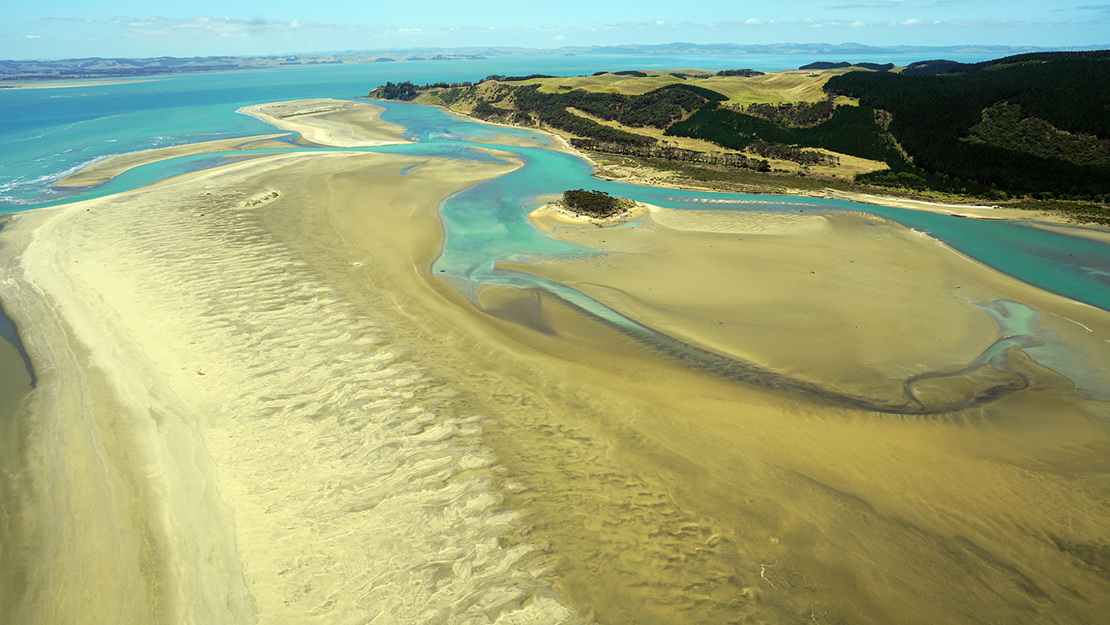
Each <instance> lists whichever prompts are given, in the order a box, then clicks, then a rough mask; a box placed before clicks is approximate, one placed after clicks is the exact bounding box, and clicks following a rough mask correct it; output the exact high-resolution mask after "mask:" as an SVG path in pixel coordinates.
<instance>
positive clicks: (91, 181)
mask: <svg viewBox="0 0 1110 625" xmlns="http://www.w3.org/2000/svg"><path fill="white" fill-rule="evenodd" d="M284 136H286V135H285V134H272V135H256V136H253V137H239V138H235V139H218V140H216V141H200V142H198V143H187V144H185V145H176V146H172V147H168V148H155V149H153V150H142V151H139V152H130V153H128V154H120V155H118V156H112V157H109V158H106V159H104V160H100V161H96V162H95V163H92V164H91V165H89V166H88V167H85V168H83V169H81V170H80V171H77V172H74V173H73V174H70V175H69V176H66V177H65V178H60V179H58V180H56V181H55V182H54V185H55V186H59V187H94V186H96V185H98V184H102V183H105V182H107V181H109V180H111V179H112V178H115V177H116V176H118V175H120V174H122V173H123V172H125V171H127V170H129V169H132V168H135V167H138V166H139V165H145V164H147V163H155V162H158V161H164V160H168V159H171V158H177V157H179V156H190V155H193V154H209V153H212V152H226V151H231V150H248V149H265V148H275V147H288V144H286V143H283V142H280V141H275V140H274V139H277V138H278V137H284Z"/></svg>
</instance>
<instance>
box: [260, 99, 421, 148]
mask: <svg viewBox="0 0 1110 625" xmlns="http://www.w3.org/2000/svg"><path fill="white" fill-rule="evenodd" d="M383 110H385V109H383V108H382V107H380V106H377V105H375V104H371V103H369V102H354V101H351V100H334V99H331V98H314V99H308V100H288V101H284V102H271V103H267V104H255V105H251V106H245V107H243V108H241V109H239V112H240V113H243V114H244V115H250V116H251V117H256V118H258V119H260V120H262V121H264V122H266V123H268V124H271V125H273V126H277V127H278V128H281V129H283V130H291V131H294V132H298V133H300V134H301V136H302V137H303V138H304V139H305V140H307V141H310V142H312V143H314V144H317V145H325V146H332V147H361V146H375V145H390V144H394V143H405V141H403V140H400V138H399V137H400V132H401V128H400V127H399V126H396V125H394V124H387V123H384V122H382V121H381V119H379V115H380V114H381V112H382V111H383Z"/></svg>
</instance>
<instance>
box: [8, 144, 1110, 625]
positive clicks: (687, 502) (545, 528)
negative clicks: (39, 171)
mask: <svg viewBox="0 0 1110 625" xmlns="http://www.w3.org/2000/svg"><path fill="white" fill-rule="evenodd" d="M353 132H354V131H352V133H353ZM412 165H419V166H417V167H415V168H411V169H407V171H406V174H407V175H405V176H400V175H398V172H399V171H401V170H402V169H406V168H410V167H411V166H412ZM515 166H516V164H513V163H510V164H507V165H506V164H490V163H473V162H462V161H448V160H443V159H426V158H423V157H422V158H419V159H417V158H408V157H403V156H396V155H383V154H366V153H330V154H284V155H275V156H267V157H263V158H258V159H252V160H249V161H243V162H236V163H232V164H229V165H227V166H223V167H220V168H216V169H212V170H207V171H203V172H195V173H191V174H186V175H183V176H179V177H175V178H173V179H171V180H168V181H164V182H162V183H158V184H156V185H152V186H150V187H146V188H144V189H140V190H136V191H133V192H129V193H126V194H121V195H118V196H114V197H108V198H101V199H97V200H91V201H88V202H84V203H79V204H72V205H68V206H62V207H57V208H52V209H44V210H41V211H34V212H30V213H24V214H19V215H16V216H14V217H13V218H12V220H11V223H10V225H9V226H7V227H5V229H4V230H3V231H2V232H0V257H2V258H0V260H2V262H0V284H3V286H4V289H5V291H4V296H5V305H6V306H7V309H8V311H9V313H10V314H11V315H12V317H13V318H14V319H16V321H17V322H19V324H20V328H21V329H22V330H23V331H24V333H25V336H24V339H25V343H26V345H27V348H28V350H29V352H30V353H31V354H32V357H33V359H34V361H35V363H36V365H37V367H38V371H39V378H40V386H39V388H38V389H36V390H35V391H34V392H33V393H32V396H31V398H30V403H29V404H28V405H27V406H26V407H25V411H24V412H23V413H21V414H20V415H18V418H15V419H10V420H8V421H7V422H6V423H5V424H4V427H5V428H7V431H8V432H10V433H11V434H12V436H10V437H6V438H5V439H4V440H5V441H9V442H8V445H9V447H8V450H9V453H5V454H3V455H0V463H2V464H3V466H2V467H0V468H2V469H3V470H2V471H0V476H2V478H3V479H0V486H2V488H0V495H2V496H3V497H4V501H3V502H2V503H3V505H2V506H0V510H3V511H4V520H5V522H4V523H0V545H2V546H3V549H0V613H3V614H5V615H9V620H10V621H12V622H14V623H20V624H22V623H44V622H77V621H80V622H112V623H144V624H146V623H179V622H190V623H202V622H203V623H252V622H263V623H340V622H366V621H369V622H374V621H375V620H376V621H378V622H396V623H409V622H435V623H440V622H444V623H451V622H454V623H501V624H503V625H507V624H508V623H529V622H535V623H560V622H565V623H588V622H598V623H628V624H633V623H635V624H637V625H642V624H654V623H659V624H664V623H666V624H676V623H707V624H708V623H713V624H716V623H725V622H730V621H744V620H747V621H751V622H768V623H800V622H810V621H816V622H820V623H833V622H851V623H861V624H875V625H879V624H883V625H886V624H888V623H892V622H897V623H910V624H918V623H920V624H921V625H926V624H929V625H932V624H933V623H936V622H945V623H976V622H983V621H991V620H994V621H998V622H1055V623H1090V622H1098V620H1099V619H1100V618H1102V615H1104V614H1105V613H1107V612H1108V611H1110V575H1108V574H1107V573H1106V569H1105V563H1104V559H1105V545H1106V544H1108V542H1110V535H1108V532H1107V528H1106V524H1105V519H1106V518H1107V516H1108V515H1110V504H1108V501H1110V498H1108V497H1107V485H1106V483H1105V479H1104V476H1105V475H1106V474H1107V473H1110V460H1108V458H1110V455H1108V454H1107V453H1106V450H1107V449H1108V448H1110V434H1108V425H1107V424H1108V423H1110V414H1108V411H1107V409H1106V404H1105V402H1100V401H1093V400H1091V399H1089V398H1087V397H1085V396H1083V395H1082V394H1081V393H1078V392H1076V390H1075V384H1073V383H1072V382H1071V381H1069V380H1068V379H1066V378H1064V377H1062V376H1060V375H1059V374H1057V373H1054V371H1053V370H1052V369H1050V368H1048V367H1046V366H1043V365H1040V364H1037V363H1036V362H1034V361H1033V360H1031V359H1029V358H1027V357H1024V356H1022V355H1021V354H1012V355H1011V357H1008V358H1007V361H1006V362H1007V363H1008V365H1009V366H1010V367H1011V369H1010V370H1009V371H1006V372H1003V374H1013V375H1020V376H1023V377H1024V378H1025V379H1026V380H1028V381H1029V385H1028V388H1026V389H1024V390H1022V391H1021V392H1020V393H1017V394H1013V395H1009V396H1006V397H1004V398H1002V399H1000V400H997V401H995V402H990V403H985V404H981V405H977V406H976V407H975V408H974V409H969V410H961V411H954V412H950V413H946V414H942V415H936V416H931V417H927V418H925V417H921V418H914V417H901V416H897V415H889V414H880V413H876V412H871V411H862V410H854V409H849V408H845V407H843V406H841V405H838V404H835V403H830V402H828V401H824V400H821V399H820V398H817V397H814V396H812V395H810V394H805V393H798V392H794V391H793V390H791V389H790V388H766V387H761V386H758V385H752V384H746V383H742V382H738V381H736V380H734V379H729V378H726V377H723V376H721V375H718V374H717V373H716V372H714V371H707V370H704V369H699V368H696V367H691V366H689V363H688V362H686V361H683V360H682V359H681V358H676V357H675V355H674V352H673V351H667V350H666V349H662V348H660V347H659V346H657V345H652V344H648V343H645V342H643V341H639V340H636V339H633V338H631V337H630V336H629V335H627V334H625V333H623V332H620V331H615V330H614V329H613V328H612V327H611V326H609V325H607V324H605V323H602V322H600V321H598V320H597V319H596V318H594V317H592V316H589V315H583V314H582V313H581V312H580V311H578V310H577V309H575V308H573V307H571V306H568V305H566V304H565V303H563V302H562V301H560V300H558V299H556V298H554V297H552V296H550V295H549V294H546V293H544V292H540V291H522V290H518V289H508V288H488V289H485V290H483V291H482V292H481V293H480V294H479V296H478V298H477V299H478V302H477V305H478V306H475V304H473V303H472V302H471V301H470V300H468V299H466V298H465V297H463V296H462V295H460V294H459V293H458V292H457V291H455V290H454V289H452V288H451V287H450V285H449V284H447V283H446V282H445V281H442V280H440V279H438V278H437V277H435V276H433V275H430V273H429V267H430V265H431V262H432V261H433V260H434V258H435V257H436V256H437V254H438V252H439V250H440V246H441V245H442V237H443V232H442V231H441V229H440V228H441V226H440V221H439V218H438V213H437V207H438V205H439V202H440V201H441V200H442V199H443V198H444V197H447V196H448V195H450V194H451V193H453V192H455V191H457V190H459V189H461V188H464V187H466V186H468V185H470V184H473V183H474V182H476V181H479V180H482V179H486V178H489V177H491V176H495V175H500V174H503V173H505V172H507V171H509V170H511V169H512V168H513V167H515ZM152 207H153V208H155V209H156V210H152ZM867 221H869V222H870V224H869V223H865V222H864V221H863V220H862V219H861V218H860V217H858V216H854V215H827V216H825V215H768V214H757V213H743V214H740V213H727V214H722V213H718V212H715V211H709V210H707V211H699V210H692V211H691V210H683V211H668V210H663V209H658V208H653V207H648V212H646V213H644V214H642V215H639V216H638V217H636V219H634V220H632V221H629V222H628V223H627V224H625V225H622V226H620V227H613V228H597V227H594V226H593V225H583V224H573V223H565V222H562V223H558V224H556V225H554V226H553V229H552V236H557V237H560V238H566V239H568V240H574V241H577V242H580V243H582V244H584V245H588V246H590V247H593V248H595V249H597V250H600V251H602V252H604V254H602V255H598V256H596V257H592V258H580V259H577V260H570V261H560V262H557V263H556V262H542V263H536V264H531V265H523V264H521V265H515V266H513V268H514V269H516V270H518V271H531V272H534V273H537V274H540V275H543V276H547V277H549V278H550V279H552V280H556V281H558V282H561V283H563V284H566V285H569V286H573V287H574V288H577V289H580V290H581V291H583V292H586V293H589V294H591V295H594V296H595V297H596V298H597V299H599V300H601V301H604V302H606V303H608V304H610V305H611V306H612V307H613V308H615V309H617V310H619V311H621V312H623V313H625V314H627V315H628V316H630V317H635V318H638V319H641V320H642V321H643V322H644V323H647V324H650V325H652V326H653V327H656V328H657V329H659V330H661V331H665V332H666V333H668V334H669V335H671V336H674V337H681V339H682V340H684V341H687V342H689V343H690V344H694V345H699V346H702V347H703V348H705V349H712V350H716V351H718V352H720V353H726V354H733V355H736V356H738V357H739V356H742V357H744V358H747V359H749V360H752V361H754V362H758V363H761V364H762V365H764V366H767V367H770V368H773V369H775V370H778V371H783V372H786V373H789V374H790V375H793V376H799V377H805V378H807V379H812V380H816V381H818V382H820V383H821V384H822V385H824V386H827V387H830V388H833V387H839V388H842V389H846V390H850V391H852V392H855V393H862V394H868V395H870V396H878V397H894V396H896V395H897V394H898V393H900V392H901V388H900V387H899V385H898V382H899V381H900V380H902V379H904V376H906V375H912V374H914V373H918V372H921V371H924V370H932V369H935V368H940V369H946V368H958V367H961V366H963V365H964V364H966V362H967V360H968V359H969V358H973V357H974V356H975V355H976V354H977V353H978V351H981V350H982V349H983V348H984V347H985V346H986V345H989V344H990V343H991V341H993V340H995V339H997V338H998V332H999V331H998V328H997V327H996V326H995V324H994V322H993V321H991V319H990V317H989V315H987V314H986V313H985V312H984V311H983V310H982V309H981V308H978V307H976V306H974V305H973V302H977V301H983V300H984V299H986V300H987V301H989V298H999V297H1005V298H1012V299H1017V300H1020V301H1022V302H1025V303H1026V304H1028V305H1029V306H1033V307H1035V308H1037V309H1038V310H1040V311H1041V315H1042V318H1041V320H1040V324H1041V326H1042V327H1044V328H1047V329H1050V330H1051V331H1052V332H1053V333H1054V335H1055V336H1056V337H1058V338H1059V339H1060V340H1062V341H1067V342H1069V343H1071V344H1073V345H1076V346H1081V348H1082V349H1083V350H1085V353H1084V354H1083V356H1084V357H1085V359H1086V360H1085V362H1087V363H1089V364H1090V365H1092V366H1093V367H1095V368H1099V369H1102V370H1104V371H1106V370H1110V356H1108V355H1107V350H1108V349H1110V343H1107V342H1106V337H1110V314H1108V313H1106V312H1105V311H1099V310H1095V309H1092V308H1091V307H1089V306H1085V305H1081V304H1077V303H1075V302H1071V301H1068V300H1065V299H1063V298H1059V297H1056V296H1053V295H1051V294H1047V293H1044V292H1041V291H1038V290H1036V289H1033V288H1031V287H1028V286H1027V285H1023V284H1021V283H1018V282H1017V281H1015V280H1012V279H1009V278H1007V277H1005V276H1002V275H1000V274H998V273H997V272H994V271H992V270H990V269H988V268H986V267H983V266H981V265H978V264H976V263H972V262H971V261H969V260H968V259H966V258H963V257H962V256H960V255H958V254H955V253H954V252H952V251H951V250H949V249H948V248H946V247H944V246H942V245H940V244H938V243H937V242H935V241H933V240H931V239H928V238H927V237H925V236H923V235H920V234H918V233H914V232H912V231H908V230H906V229H904V228H901V227H900V226H897V225H896V224H891V223H886V222H882V221H879V220H877V219H876V218H874V217H868V219H867ZM479 307H480V308H479ZM1045 336H1046V337H1048V338H1049V339H1050V340H1055V339H1053V338H1052V336H1049V335H1045ZM1072 356H1073V358H1077V357H1078V356H1076V355H1075V354H1073V355H1072ZM980 373H982V372H980ZM956 378H960V379H956ZM983 380H984V378H983V377H982V375H980V376H979V377H976V376H964V377H962V378H961V377H960V376H953V379H950V380H947V381H941V383H935V384H932V385H931V386H929V388H920V389H918V391H920V393H921V395H922V396H923V397H925V398H926V399H929V398H943V397H945V396H948V395H953V394H958V393H966V392H968V389H969V388H971V389H972V390H973V389H974V385H975V384H980V383H982V382H983ZM106 571H110V572H111V574H110V575H107V574H105V572H106Z"/></svg>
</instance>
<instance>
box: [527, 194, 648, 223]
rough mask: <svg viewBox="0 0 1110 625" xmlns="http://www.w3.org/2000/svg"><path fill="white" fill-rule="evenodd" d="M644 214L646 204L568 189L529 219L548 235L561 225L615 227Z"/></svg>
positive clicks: (534, 212)
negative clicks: (560, 197)
mask: <svg viewBox="0 0 1110 625" xmlns="http://www.w3.org/2000/svg"><path fill="white" fill-rule="evenodd" d="M645 212H647V205H646V204H642V203H640V202H637V201H635V200H632V199H629V198H623V197H613V196H611V195H609V194H608V193H606V192H604V191H596V190H593V191H587V190H585V189H571V190H568V191H565V192H564V193H563V199H561V200H558V201H556V202H550V203H548V204H545V205H543V206H541V207H539V208H537V209H536V210H534V211H532V212H531V213H530V214H529V215H528V217H529V218H530V219H531V221H532V223H533V224H535V226H536V227H537V228H539V229H540V230H542V231H544V232H551V231H552V230H554V229H555V228H557V227H560V226H585V225H590V226H596V227H598V228H605V227H607V226H616V225H620V224H623V223H626V222H628V221H631V220H632V219H635V218H636V217H639V216H640V215H642V214H644V213H645Z"/></svg>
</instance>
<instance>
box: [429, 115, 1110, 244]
mask: <svg viewBox="0 0 1110 625" xmlns="http://www.w3.org/2000/svg"><path fill="white" fill-rule="evenodd" d="M420 104H422V105H423V106H433V107H435V108H438V109H440V110H442V111H445V112H447V113H449V114H451V115H453V116H455V117H458V118H459V119H465V120H468V121H472V122H475V123H479V124H484V125H487V126H497V127H503V128H515V129H523V130H529V131H532V132H538V133H542V134H545V135H547V136H549V137H550V138H551V139H552V143H553V144H554V145H552V146H548V147H551V148H554V149H557V150H559V151H561V152H565V153H568V154H572V155H574V156H576V157H578V158H580V159H582V160H584V161H586V162H587V163H589V164H590V166H591V167H593V169H594V172H595V173H594V176H595V177H597V178H600V179H602V180H611V181H617V182H627V183H630V184H636V185H643V186H653V187H663V188H671V189H682V190H689V191H706V192H711V193H712V192H721V193H749V194H763V195H784V196H790V197H812V198H821V199H843V200H847V201H850V202H858V203H861V204H875V205H878V206H889V207H893V208H902V209H906V210H917V211H926V212H934V213H939V214H944V215H958V216H960V217H966V218H969V219H985V220H1012V221H1031V222H1044V223H1047V224H1052V225H1057V226H1077V227H1083V228H1088V229H1091V230H1096V231H1110V226H1106V225H1102V224H1092V223H1087V222H1077V220H1076V219H1074V218H1071V217H1069V216H1067V215H1064V214H1059V213H1055V212H1053V211H1046V210H1026V209H1020V208H1005V207H1001V206H994V205H984V204H944V203H940V202H930V201H927V200H915V199H910V198H902V197H897V196H891V195H878V194H874V193H868V192H863V191H860V192H848V191H840V190H835V189H831V188H827V189H823V190H820V191H805V190H783V189H781V188H777V187H766V188H756V189H745V190H727V189H720V188H714V187H710V186H698V185H693V184H682V183H681V182H680V181H675V180H660V179H659V178H658V177H655V176H653V175H652V174H650V173H649V174H643V173H636V172H624V175H606V173H605V171H606V170H607V169H609V168H607V167H605V166H603V165H601V164H600V163H598V162H597V161H596V160H594V159H593V158H592V157H590V155H588V154H586V153H584V152H582V151H580V150H578V149H577V148H575V147H574V146H572V145H571V144H570V140H569V139H568V138H567V136H564V134H563V133H561V132H559V131H557V130H554V129H548V128H537V127H533V126H518V125H512V124H503V123H498V122H488V121H485V120H481V119H478V118H476V117H473V116H470V115H467V114H466V113H462V112H459V111H455V110H453V109H450V108H448V107H446V106H443V105H440V104H424V103H420Z"/></svg>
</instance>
